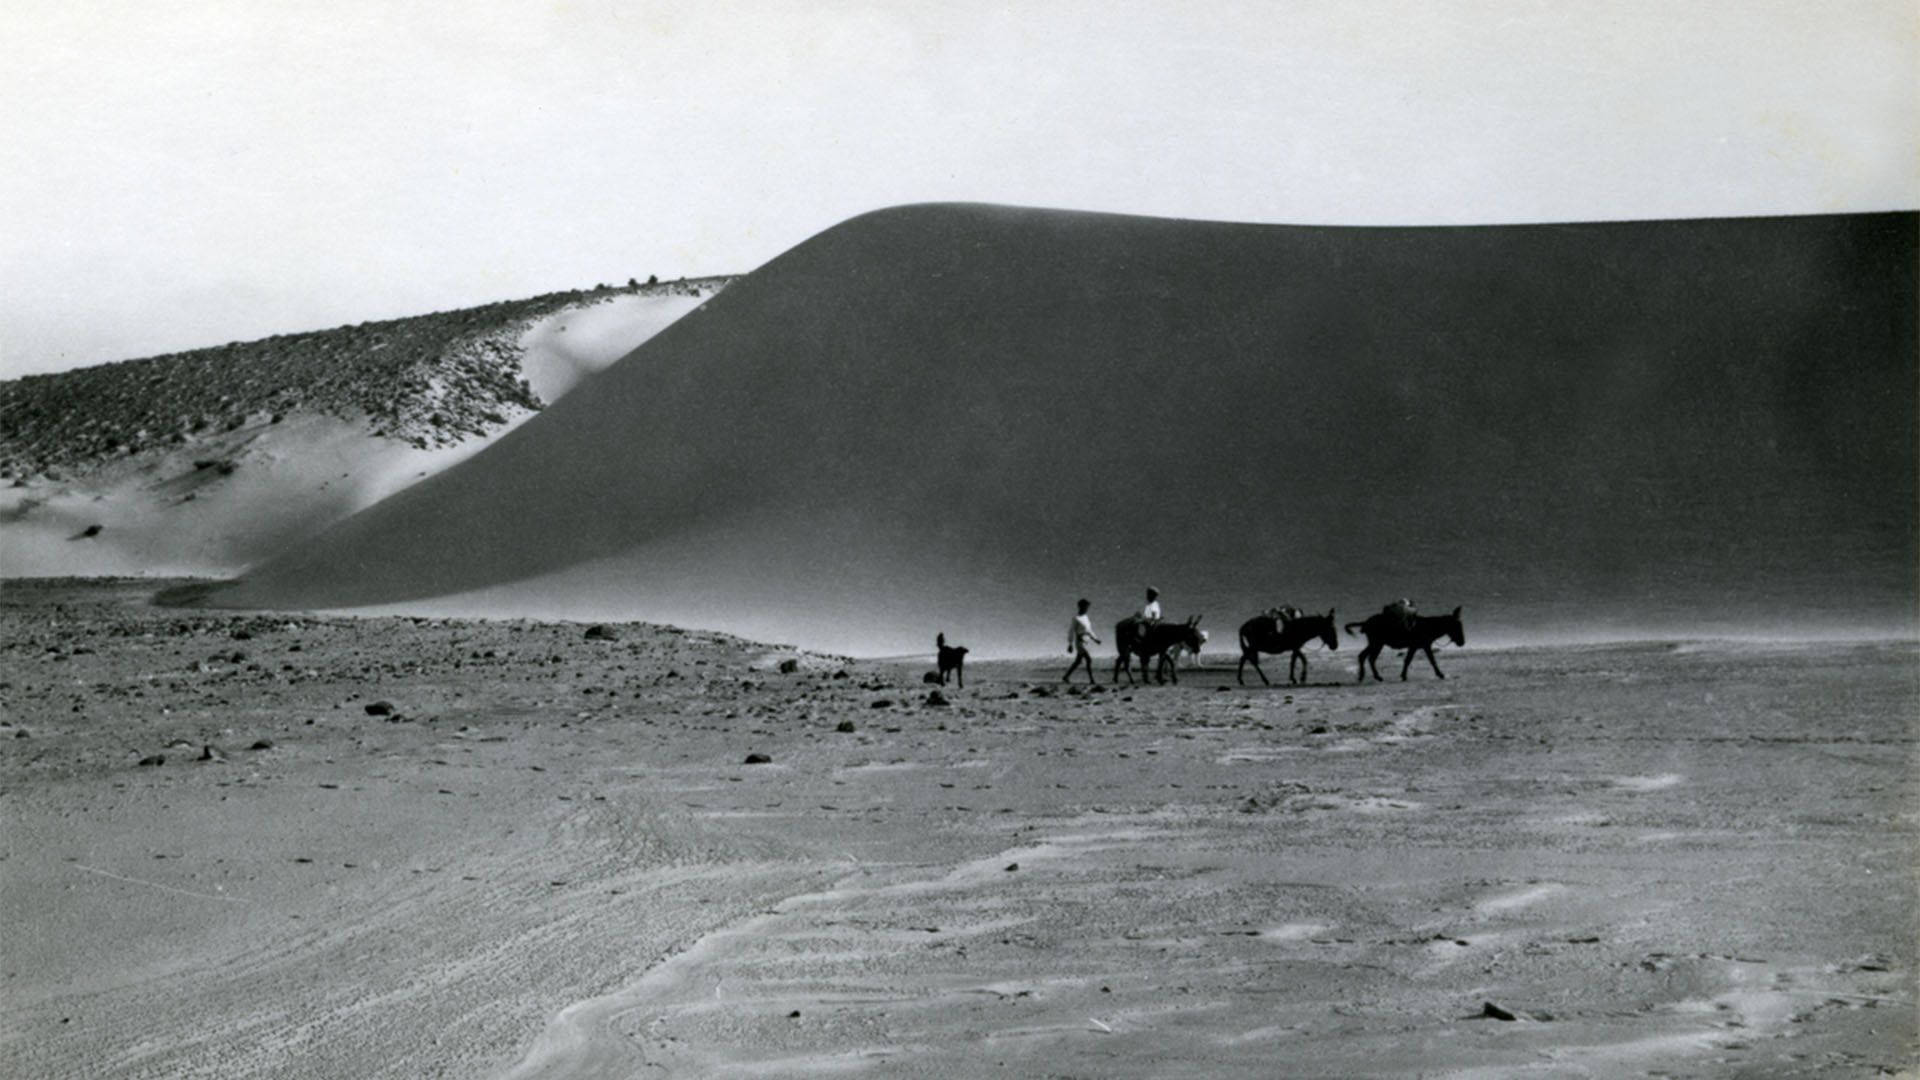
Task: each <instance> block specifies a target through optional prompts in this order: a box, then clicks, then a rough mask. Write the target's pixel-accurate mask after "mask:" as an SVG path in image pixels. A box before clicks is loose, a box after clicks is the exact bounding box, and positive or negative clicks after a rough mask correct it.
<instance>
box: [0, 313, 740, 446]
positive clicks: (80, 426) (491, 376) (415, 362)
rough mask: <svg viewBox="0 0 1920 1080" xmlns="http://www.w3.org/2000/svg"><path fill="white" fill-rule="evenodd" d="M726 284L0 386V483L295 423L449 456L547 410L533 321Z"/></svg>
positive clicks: (437, 317)
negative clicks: (307, 420) (536, 368)
mask: <svg viewBox="0 0 1920 1080" xmlns="http://www.w3.org/2000/svg"><path fill="white" fill-rule="evenodd" d="M730 280H731V279H730V278H725V277H715V278H701V279H695V280H682V281H677V282H648V283H646V284H641V283H640V282H637V281H630V282H629V283H628V284H627V285H626V286H625V287H613V286H599V287H596V288H593V289H585V290H575V291H571V292H560V293H551V294H548V295H545V296H537V297H534V298H532V299H528V300H515V301H506V302H502V303H497V304H488V305H486V306H483V307H477V308H469V309H466V310H461V311H448V312H440V313H437V314H431V315H420V316H414V317H411V318H405V319H392V320H387V321H383V322H367V323H361V324H359V325H357V326H342V327H338V328H335V329H332V330H317V331H311V332H307V333H298V334H282V335H278V336H275V337H270V338H267V339H265V340H262V341H250V342H235V343H232V344H228V345H222V346H217V347H214V348H208V349H194V350H191V351H188V352H180V353H172V354H169V355H165V356H155V357H149V358H146V359H140V360H125V361H121V362H119V363H113V364H103V365H100V366H97V367H90V368H83V369H80V370H77V371H69V372H62V373H59V374H54V375H31V376H27V377H26V378H22V379H17V380H11V381H6V382H0V477H5V478H8V479H11V480H14V481H19V480H23V479H28V478H34V477H47V478H49V479H59V478H61V476H62V474H84V473H87V472H90V471H92V470H93V469H95V468H97V467H99V466H101V465H104V464H108V463H111V462H113V461H116V460H118V459H124V458H130V457H136V456H141V455H143V454H145V453H147V452H150V451H159V452H167V451H177V450H182V449H190V448H191V447H192V445H193V444H194V443H195V442H197V441H200V440H202V439H204V438H207V437H211V436H216V435H219V434H221V433H223V432H228V431H234V430H237V429H239V428H242V427H245V426H249V425H253V424H261V423H275V424H277V423H279V422H280V421H281V420H283V419H285V418H287V417H290V416H294V415H301V414H307V415H319V416H327V417H333V418H336V419H340V420H346V421H355V422H359V421H363V422H364V423H365V425H366V430H367V432H368V433H369V434H371V435H375V436H382V437H387V438H393V439H398V440H401V441H404V442H405V443H408V444H410V445H412V446H413V447H415V448H417V449H422V450H425V449H434V448H441V447H447V446H452V445H454V444H456V443H460V442H462V441H465V440H467V439H469V438H471V437H474V436H483V435H487V434H490V433H493V432H495V431H497V430H499V429H500V428H502V427H504V426H506V425H507V424H508V423H509V422H510V420H511V419H512V418H513V417H515V416H516V415H518V416H522V417H524V416H525V415H526V414H527V413H528V412H529V411H532V410H537V409H539V408H540V407H541V406H542V405H544V404H546V402H543V401H541V400H540V398H539V396H538V395H537V394H536V393H535V392H534V390H533V389H532V387H531V386H530V385H529V384H528V381H527V378H526V376H525V373H524V372H523V371H522V368H521V360H522V356H523V352H522V339H523V338H524V337H525V335H526V333H527V331H528V330H529V329H530V328H531V327H533V326H534V325H535V324H536V323H537V322H539V321H540V320H542V319H544V318H547V317H549V316H552V315H554V314H556V313H558V312H561V311H564V310H566V309H568V308H573V307H584V306H587V305H592V304H597V303H602V302H605V301H608V300H611V299H615V298H618V297H622V296H662V297H664V296H691V297H701V296H711V295H713V294H714V293H717V292H718V291H719V290H720V289H721V288H723V287H725V285H726V284H727V283H728V282H729V281H730Z"/></svg>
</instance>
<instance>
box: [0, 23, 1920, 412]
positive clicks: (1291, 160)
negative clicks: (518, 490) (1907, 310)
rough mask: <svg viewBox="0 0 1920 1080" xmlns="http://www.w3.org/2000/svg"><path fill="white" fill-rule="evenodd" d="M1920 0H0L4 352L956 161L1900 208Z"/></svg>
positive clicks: (809, 195)
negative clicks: (132, 0) (1008, 0)
mask: <svg viewBox="0 0 1920 1080" xmlns="http://www.w3.org/2000/svg"><path fill="white" fill-rule="evenodd" d="M1917 28H1920V9H1916V7H1915V5H1914V4H1913V3H1912V2H1911V0H1899V2H1892V0H1888V2H1881V0H1857V2H1844V3H1820V2H1817V0H1815V2H1809V0H1696V2H1691V3H1686V4H1675V3H1672V2H1671V0H1591V2H1570V0H1501V2H1493V0H1441V2H1426V0H1421V2H1414V0H1396V2H1382V0H1300V2H1288V3H1277V2H1252V0H1186V2H1184V3H1180V4H1170V3H1165V2H1159V0H1156V2H1129V0H1118V2H1116V0H1046V2H1026V3H1018V4H1005V3H982V2H964V3H963V2H960V0H878V2H868V3H853V2H848V0H798V2H785V0H699V2H697V3H688V2H685V0H674V2H671V3H652V2H637V3H633V2H630V3H604V2H591V0H583V2H556V0H548V2H520V0H465V2H463V3H450V2H434V3H428V2H409V0H311V2H309V0H277V2H272V3H259V2H254V0H245V2H243V0H143V2H142V3H140V4H126V3H122V2H119V0H7V2H6V3H5V4H4V5H0V50H4V53H5V56H6V63H4V64H0V101H4V102H5V105H6V108H5V109H4V110H0V162H4V165H5V167H4V168H0V235H4V238H5V239H4V242H3V243H0V252H3V253H4V258H0V296H4V300H0V379H4V378H16V377H19V376H21V375H24V374H30V373H36V372H47V371H58V370H65V369H69V368H73V367H78V366H87V365H92V364H98V363H105V362H109V361H113V360H119V359H126V358H131V357H141V356H151V355H157V354H162V353H167V352H172V351H178V350H182V349H189V348H198V347H204V346H211V345H220V344H224V343H227V342H229V341H246V340H253V339H257V338H261V337H266V336H269V335H272V334H277V333H291V332H298V331H304V330H316V329H323V328H328V327H333V326H339V325H343V324H348V323H358V322H363V321H369V320H377V319H387V318H397V317H402V316H407V315H416V314H423V313H426V312H430V311H440V310H447V309H451V308H461V307H470V306H474V305H478V304H482V303H487V302H491V301H496V300H507V299H520V298H524V297H528V296H533V295H538V294H541V293H546V292H554V291H560V290H565V289H574V288H584V287H589V286H592V285H595V284H599V283H602V282H607V283H622V282H625V281H626V280H627V279H629V278H639V279H642V280H644V279H645V278H647V277H648V276H650V275H657V276H659V277H660V278H661V279H662V280H669V279H672V278H676V277H681V276H689V277H693V276H704V275H710V274H733V273H743V272H746V271H750V270H752V269H754V268H755V267H757V266H759V265H761V264H762V263H765V262H767V261H768V260H770V259H772V258H773V257H775V256H777V255H778V254H780V253H781V252H782V251H784V250H786V249H787V248H790V247H792V246H793V245H795V244H797V243H799V242H801V241H803V240H805V239H806V238H808V237H809V236H812V235H813V234H815V233H818V232H820V231H821V230H823V229H826V228H829V227H831V226H833V225H834V224H836V223H838V222H840V221H843V220H845V219H847V218H849V217H852V216H854V215H857V214H860V213H863V212H865V211H868V210H873V209H878V208H881V207H884V206H891V205H897V204H901V203H912V202H927V201H945V200H964V201H983V202H997V203H1010V204H1017V205H1027V206H1043V207H1055V208H1070V209H1083V210H1101V211H1113V212H1122V213H1135V214H1150V215H1157V216H1164V217H1181V218H1203V219H1212V220H1228V221H1246V222H1273V223H1292V224H1354V225H1369V224H1464V223H1499V222H1521V221H1578V220H1613V219H1628V218H1673V217H1713V216H1740V215H1777V214H1809V213H1832V212H1855V211H1874V210H1891V209H1901V210H1911V209H1915V208H1917V207H1920V29H1917Z"/></svg>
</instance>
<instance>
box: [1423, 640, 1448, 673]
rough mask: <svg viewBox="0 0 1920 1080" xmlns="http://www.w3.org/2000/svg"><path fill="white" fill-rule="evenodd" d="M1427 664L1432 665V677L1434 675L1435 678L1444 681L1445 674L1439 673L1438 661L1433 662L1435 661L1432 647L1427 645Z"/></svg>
mask: <svg viewBox="0 0 1920 1080" xmlns="http://www.w3.org/2000/svg"><path fill="white" fill-rule="evenodd" d="M1427 663H1429V664H1432V665H1433V673H1434V675H1436V676H1438V677H1439V678H1442V679H1444V678H1446V677H1447V673H1446V672H1444V671H1441V670H1440V661H1438V660H1435V659H1434V658H1433V646H1431V645H1429V646H1427Z"/></svg>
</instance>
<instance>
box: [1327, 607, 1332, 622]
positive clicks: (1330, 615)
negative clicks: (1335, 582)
mask: <svg viewBox="0 0 1920 1080" xmlns="http://www.w3.org/2000/svg"><path fill="white" fill-rule="evenodd" d="M1327 621H1328V622H1332V621H1333V609H1332V608H1328V609H1327Z"/></svg>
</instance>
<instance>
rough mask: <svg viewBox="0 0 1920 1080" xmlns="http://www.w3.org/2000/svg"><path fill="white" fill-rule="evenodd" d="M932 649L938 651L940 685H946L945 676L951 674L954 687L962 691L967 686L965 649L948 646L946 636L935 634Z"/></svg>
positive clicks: (957, 646)
mask: <svg viewBox="0 0 1920 1080" xmlns="http://www.w3.org/2000/svg"><path fill="white" fill-rule="evenodd" d="M933 645H934V648H936V649H939V650H940V685H941V686H945V685H947V674H948V673H949V672H951V673H952V674H953V681H954V685H956V686H958V687H960V688H961V689H962V690H964V689H966V686H967V675H966V668H967V647H966V646H965V645H948V644H947V635H945V634H937V635H935V636H934V639H933Z"/></svg>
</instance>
